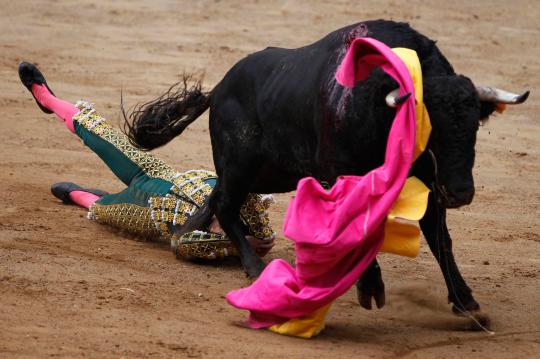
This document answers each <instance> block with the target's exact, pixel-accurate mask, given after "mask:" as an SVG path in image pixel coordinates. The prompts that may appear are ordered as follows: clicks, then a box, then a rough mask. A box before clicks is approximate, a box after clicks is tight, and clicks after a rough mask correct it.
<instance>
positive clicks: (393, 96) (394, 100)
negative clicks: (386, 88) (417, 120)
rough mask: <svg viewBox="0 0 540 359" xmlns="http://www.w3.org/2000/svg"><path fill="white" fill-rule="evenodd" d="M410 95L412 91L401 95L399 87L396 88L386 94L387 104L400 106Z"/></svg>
mask: <svg viewBox="0 0 540 359" xmlns="http://www.w3.org/2000/svg"><path fill="white" fill-rule="evenodd" d="M409 96H411V93H410V92H409V93H407V94H405V95H403V96H399V89H395V90H393V91H391V92H390V93H389V94H388V95H386V104H387V105H388V106H390V107H398V106H399V105H401V104H402V103H403V102H405V100H407V99H408V98H409Z"/></svg>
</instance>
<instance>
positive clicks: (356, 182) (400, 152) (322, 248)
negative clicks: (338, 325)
mask: <svg viewBox="0 0 540 359" xmlns="http://www.w3.org/2000/svg"><path fill="white" fill-rule="evenodd" d="M375 67H381V68H382V69H383V70H384V71H385V72H386V73H388V74H389V75H390V76H392V77H393V78H394V79H395V80H396V81H397V82H398V84H399V86H400V95H404V94H406V93H411V96H410V97H409V98H408V99H407V101H406V102H405V103H403V105H401V106H400V107H399V108H398V109H397V112H396V117H395V119H394V122H393V125H392V128H391V130H390V134H389V137H388V143H387V146H386V154H385V162H384V164H383V165H382V166H381V167H379V168H376V169H374V170H372V171H371V172H369V173H367V174H366V175H364V176H343V177H340V178H339V179H338V180H337V182H336V183H335V185H334V186H333V187H332V189H330V190H329V191H327V190H325V189H324V188H323V187H322V186H321V185H320V184H319V183H318V182H317V180H315V179H314V178H310V177H308V178H304V179H302V180H300V182H298V187H297V191H296V196H295V197H293V199H292V200H291V202H290V204H289V207H288V210H287V214H286V217H285V223H284V226H283V232H284V234H285V236H287V237H288V238H290V239H292V240H293V241H294V242H295V247H296V267H292V266H291V265H290V264H289V263H287V262H285V261H283V260H281V259H276V260H273V261H272V262H270V263H269V264H268V266H267V267H266V268H265V270H264V271H263V272H262V274H261V276H260V277H259V278H258V279H257V281H255V282H254V283H253V284H252V285H251V286H249V287H247V288H242V289H238V290H234V291H232V292H230V293H228V295H227V301H228V302H229V303H230V304H231V305H233V306H235V307H237V308H240V309H246V310H249V311H250V317H249V320H248V325H249V326H250V327H252V328H263V327H270V326H272V325H274V324H280V323H283V322H286V321H288V320H290V319H292V318H299V317H302V316H305V315H308V314H311V313H312V312H314V311H315V310H317V309H319V308H321V307H323V306H325V305H326V304H329V303H331V302H332V301H333V300H335V299H336V298H338V297H339V296H341V295H342V294H344V293H345V292H346V291H347V290H348V289H349V288H350V287H351V286H352V285H353V284H354V283H355V282H356V281H357V280H358V278H359V277H360V275H361V274H362V273H363V272H364V270H365V269H366V267H367V266H368V265H369V264H370V263H371V262H372V261H373V259H375V257H376V256H377V253H378V252H379V250H380V247H381V245H382V242H383V239H384V221H385V219H386V217H387V215H388V213H389V212H390V209H391V208H392V206H393V204H394V202H395V201H396V199H397V198H398V196H399V193H400V192H401V189H402V188H403V185H404V183H405V180H406V179H407V175H408V172H409V169H410V168H411V165H412V161H413V152H414V144H415V99H414V85H413V81H412V79H411V76H410V74H409V71H408V70H407V67H406V66H405V64H404V63H403V61H402V60H401V59H400V58H399V57H398V56H397V55H396V54H395V53H394V52H393V51H392V50H391V49H390V48H389V47H388V46H386V45H384V44H383V43H381V42H379V41H377V40H374V39H371V38H358V39H355V40H354V41H353V42H352V43H351V45H350V47H349V49H348V50H347V53H346V55H345V57H344V59H343V61H342V63H341V65H340V66H339V68H338V70H337V72H336V80H337V81H338V83H339V84H341V85H342V86H346V87H349V88H350V87H353V86H354V84H355V82H356V81H357V80H361V79H365V78H366V77H367V76H369V74H370V73H371V71H372V70H373V69H374V68H375ZM358 140H359V141H361V139H358Z"/></svg>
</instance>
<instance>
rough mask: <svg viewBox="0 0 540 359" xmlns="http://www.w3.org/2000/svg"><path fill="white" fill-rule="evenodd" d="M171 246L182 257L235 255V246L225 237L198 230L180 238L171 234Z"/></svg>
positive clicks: (211, 257) (211, 258)
mask: <svg viewBox="0 0 540 359" xmlns="http://www.w3.org/2000/svg"><path fill="white" fill-rule="evenodd" d="M171 247H172V249H173V252H174V253H175V254H176V256H177V257H178V258H182V259H193V258H196V259H206V260H214V259H220V258H225V257H227V256H236V255H237V251H236V248H235V247H234V245H233V244H232V242H231V241H230V240H228V239H227V237H225V236H222V235H220V234H216V233H207V232H200V231H194V232H190V233H186V234H184V235H183V236H181V237H180V238H177V237H176V236H173V238H172V240H171Z"/></svg>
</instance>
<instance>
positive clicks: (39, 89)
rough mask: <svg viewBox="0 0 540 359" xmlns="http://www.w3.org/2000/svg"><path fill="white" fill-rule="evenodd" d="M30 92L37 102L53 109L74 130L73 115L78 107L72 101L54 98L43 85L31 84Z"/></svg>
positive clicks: (77, 110)
mask: <svg viewBox="0 0 540 359" xmlns="http://www.w3.org/2000/svg"><path fill="white" fill-rule="evenodd" d="M32 93H33V94H34V96H35V97H36V98H37V100H38V101H39V103H40V104H41V105H42V106H44V107H46V108H48V109H49V110H51V111H53V112H54V113H55V114H56V116H58V117H59V118H60V119H61V120H62V121H64V123H65V124H66V127H67V128H68V129H69V130H70V131H71V132H75V128H74V127H73V116H75V114H77V112H79V109H78V108H77V107H75V105H73V104H72V103H69V102H67V101H64V100H60V99H59V98H56V97H55V96H54V95H53V94H52V93H51V92H50V91H49V89H48V88H47V87H46V86H45V85H38V84H33V85H32Z"/></svg>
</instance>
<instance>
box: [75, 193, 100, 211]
mask: <svg viewBox="0 0 540 359" xmlns="http://www.w3.org/2000/svg"><path fill="white" fill-rule="evenodd" d="M69 198H71V200H72V201H73V202H75V204H77V205H79V206H81V207H84V208H90V206H91V205H93V204H94V202H95V201H97V200H98V199H100V198H101V197H100V196H97V195H95V194H93V193H90V192H85V191H73V192H71V193H70V194H69Z"/></svg>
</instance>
